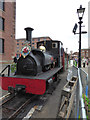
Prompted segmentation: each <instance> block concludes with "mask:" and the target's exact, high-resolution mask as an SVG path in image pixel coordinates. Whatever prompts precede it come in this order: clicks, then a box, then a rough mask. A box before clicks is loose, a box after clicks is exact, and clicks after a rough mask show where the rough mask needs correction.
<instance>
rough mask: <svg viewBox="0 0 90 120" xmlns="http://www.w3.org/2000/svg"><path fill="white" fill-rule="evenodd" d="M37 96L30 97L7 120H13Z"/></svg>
mask: <svg viewBox="0 0 90 120" xmlns="http://www.w3.org/2000/svg"><path fill="white" fill-rule="evenodd" d="M36 97H37V95H34V96H32V97H31V98H30V99H28V100H27V101H26V102H25V103H24V104H23V105H22V106H20V107H19V108H18V109H17V110H16V111H15V112H14V113H13V114H12V115H11V116H10V117H9V118H8V120H11V119H15V118H16V116H17V115H18V114H19V113H20V112H21V110H22V109H23V108H24V107H25V106H26V105H27V104H29V103H30V102H31V101H32V100H33V99H35V98H36Z"/></svg>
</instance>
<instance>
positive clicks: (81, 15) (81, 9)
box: [77, 5, 85, 68]
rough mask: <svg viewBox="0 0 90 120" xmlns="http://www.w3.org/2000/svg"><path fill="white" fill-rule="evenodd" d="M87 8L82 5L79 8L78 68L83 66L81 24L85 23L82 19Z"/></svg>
mask: <svg viewBox="0 0 90 120" xmlns="http://www.w3.org/2000/svg"><path fill="white" fill-rule="evenodd" d="M84 11H85V8H82V5H80V8H79V9H77V13H78V18H79V22H78V23H79V55H78V68H81V34H82V32H81V24H82V23H83V22H82V21H81V20H82V18H83V15H84Z"/></svg>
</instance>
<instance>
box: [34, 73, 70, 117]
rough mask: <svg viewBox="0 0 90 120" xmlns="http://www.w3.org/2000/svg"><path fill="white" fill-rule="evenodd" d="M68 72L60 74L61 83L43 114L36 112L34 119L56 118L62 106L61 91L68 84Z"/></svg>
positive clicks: (43, 109) (42, 111) (44, 108)
mask: <svg viewBox="0 0 90 120" xmlns="http://www.w3.org/2000/svg"><path fill="white" fill-rule="evenodd" d="M67 73H68V72H67V71H65V72H63V73H61V74H60V79H61V81H60V83H59V84H58V86H57V88H56V89H55V91H54V92H53V94H52V95H51V96H50V97H49V99H48V101H47V103H46V104H45V106H44V107H43V108H42V110H41V112H36V111H35V113H34V114H33V116H32V118H56V117H57V113H58V108H59V104H60V97H61V90H62V88H63V87H64V85H65V84H66V82H67V81H66V78H67Z"/></svg>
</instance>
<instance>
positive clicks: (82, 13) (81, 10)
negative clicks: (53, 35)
mask: <svg viewBox="0 0 90 120" xmlns="http://www.w3.org/2000/svg"><path fill="white" fill-rule="evenodd" d="M84 11H85V8H82V5H80V8H79V9H77V13H78V17H79V20H81V19H82V18H83V15H84Z"/></svg>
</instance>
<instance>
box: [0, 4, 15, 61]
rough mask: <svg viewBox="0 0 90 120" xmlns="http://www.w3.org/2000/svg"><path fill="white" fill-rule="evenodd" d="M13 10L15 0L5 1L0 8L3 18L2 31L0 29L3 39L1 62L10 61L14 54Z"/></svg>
mask: <svg viewBox="0 0 90 120" xmlns="http://www.w3.org/2000/svg"><path fill="white" fill-rule="evenodd" d="M15 11H16V3H15V2H5V10H4V11H2V10H0V16H1V17H2V18H4V19H5V22H4V31H0V38H2V39H4V53H0V61H2V62H10V61H11V60H12V58H13V56H14V46H15V17H16V16H15V14H16V12H15Z"/></svg>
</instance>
